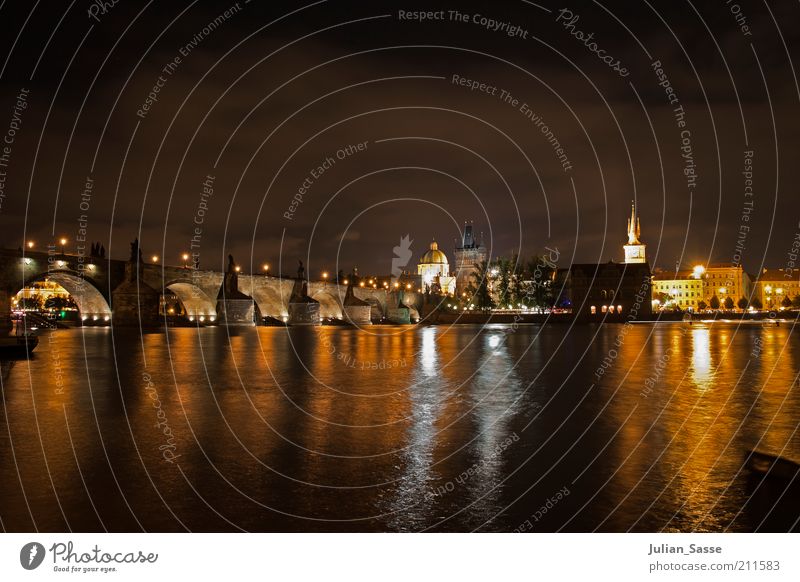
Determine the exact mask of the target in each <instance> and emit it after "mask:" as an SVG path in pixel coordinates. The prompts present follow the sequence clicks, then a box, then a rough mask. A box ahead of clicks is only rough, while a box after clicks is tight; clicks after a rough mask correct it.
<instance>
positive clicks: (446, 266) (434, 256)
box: [417, 241, 456, 294]
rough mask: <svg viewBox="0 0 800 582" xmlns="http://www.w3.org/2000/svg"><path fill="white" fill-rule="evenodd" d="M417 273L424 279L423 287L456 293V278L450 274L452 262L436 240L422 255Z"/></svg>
mask: <svg viewBox="0 0 800 582" xmlns="http://www.w3.org/2000/svg"><path fill="white" fill-rule="evenodd" d="M417 274H418V275H419V276H420V278H421V279H422V285H423V289H430V290H431V291H436V290H437V289H440V290H441V291H442V292H444V293H451V294H452V293H455V290H456V279H455V277H451V276H450V263H449V261H448V260H447V255H445V254H444V253H443V252H442V251H440V250H439V245H438V244H436V241H433V242H432V243H431V248H430V249H429V250H428V252H426V253H425V254H424V255H422V258H421V259H420V260H419V264H418V265H417Z"/></svg>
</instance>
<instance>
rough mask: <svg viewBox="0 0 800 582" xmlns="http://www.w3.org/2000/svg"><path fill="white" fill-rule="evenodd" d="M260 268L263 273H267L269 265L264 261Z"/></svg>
mask: <svg viewBox="0 0 800 582" xmlns="http://www.w3.org/2000/svg"><path fill="white" fill-rule="evenodd" d="M261 270H262V271H264V274H267V273H269V265H268V264H267V263H264V265H263V266H262V267H261Z"/></svg>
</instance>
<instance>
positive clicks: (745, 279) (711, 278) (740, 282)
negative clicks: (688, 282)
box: [703, 263, 750, 305]
mask: <svg viewBox="0 0 800 582" xmlns="http://www.w3.org/2000/svg"><path fill="white" fill-rule="evenodd" d="M703 282H704V287H703V295H704V301H705V302H706V303H707V304H710V301H711V298H712V297H713V296H714V295H716V296H717V298H718V299H719V302H720V304H722V303H724V301H725V299H726V298H727V297H730V298H731V299H732V300H733V303H734V305H735V304H736V303H737V302H738V301H739V299H741V298H742V297H744V298H748V297H750V276H749V275H748V274H747V273H746V272H745V271H744V269H743V268H742V266H741V265H733V264H731V263H719V264H716V265H709V266H708V267H706V270H705V273H704V275H703Z"/></svg>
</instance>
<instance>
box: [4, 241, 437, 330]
mask: <svg viewBox="0 0 800 582" xmlns="http://www.w3.org/2000/svg"><path fill="white" fill-rule="evenodd" d="M127 264H128V262H127V261H121V260H117V259H109V258H99V257H91V258H90V257H88V256H78V255H71V254H62V253H61V252H59V251H55V250H53V249H51V250H50V251H49V252H36V251H24V252H23V251H22V250H9V249H0V317H2V318H4V320H7V319H8V314H10V310H11V298H12V297H13V296H14V295H15V294H16V293H17V292H18V291H19V290H20V289H22V288H23V287H26V286H30V285H31V284H33V283H35V282H37V281H43V280H44V279H45V278H48V279H49V280H51V281H54V282H56V283H58V284H59V285H61V286H62V287H64V289H66V290H67V291H68V292H69V294H70V295H71V296H72V297H73V299H74V300H75V302H76V303H77V305H78V310H79V311H80V313H81V318H82V319H88V320H94V321H109V320H113V315H114V299H113V297H114V290H115V289H116V288H117V287H118V286H119V285H120V284H121V283H123V282H124V281H125V267H126V265H127ZM224 278H225V274H224V273H223V272H221V271H208V270H200V269H194V268H191V267H175V266H168V265H162V264H157V263H146V262H145V263H141V265H140V279H139V280H140V281H143V282H144V283H146V284H147V285H148V286H150V287H152V288H153V289H155V290H156V291H158V292H159V294H161V295H163V294H165V293H167V292H169V291H171V292H172V293H174V294H175V295H176V296H177V297H178V298H179V299H180V301H181V303H183V306H184V308H185V310H186V313H187V315H188V316H189V317H191V318H192V319H197V320H200V318H202V320H203V321H209V322H211V321H215V320H216V317H217V297H218V295H219V292H220V288H221V286H222V284H223V281H224ZM238 280H239V290H240V291H241V292H243V293H244V294H246V295H248V296H249V297H251V298H252V299H253V300H254V303H255V306H256V308H257V309H258V311H259V312H260V314H261V316H262V317H274V318H277V319H284V318H286V317H288V313H289V305H288V304H289V297H290V295H291V292H292V286H293V284H294V281H295V279H294V278H288V277H282V276H271V275H248V274H245V273H241V272H240V273H238ZM346 291H347V288H346V286H344V285H338V284H336V283H333V282H328V281H309V282H308V295H309V296H310V297H311V298H313V299H315V300H316V301H318V302H319V304H320V316H321V317H324V318H336V319H342V318H343V308H342V301H343V299H344V297H345V293H346ZM354 293H355V295H356V296H357V297H358V298H359V299H362V300H364V301H367V302H368V303H369V304H370V305H371V307H372V310H371V311H372V318H373V319H379V318H381V317H385V316H386V314H387V303H388V304H389V306H390V307H391V306H393V305H394V304H395V303H392V300H394V302H396V297H393V295H394V294H393V293H390V292H388V291H385V290H383V289H371V288H360V287H357V288H355V289H354ZM141 300H142V301H160V297H158V296H155V297H154V298H151V296H150V295H147V294H142V295H141ZM404 302H405V303H406V305H408V306H409V307H412V309H413V311H416V310H418V309H420V308H421V306H422V296H421V294H419V293H410V292H406V294H405V299H404ZM415 315H416V314H415Z"/></svg>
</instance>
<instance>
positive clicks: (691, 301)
mask: <svg viewBox="0 0 800 582" xmlns="http://www.w3.org/2000/svg"><path fill="white" fill-rule="evenodd" d="M701 301H705V303H706V304H708V301H706V300H705V281H704V279H703V277H702V274H701V273H700V272H699V271H697V270H694V271H678V272H674V271H673V272H667V271H657V272H655V273H654V274H653V302H654V304H655V307H656V308H657V309H676V308H677V309H681V310H683V311H699V310H700V305H699V303H700V302H701Z"/></svg>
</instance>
